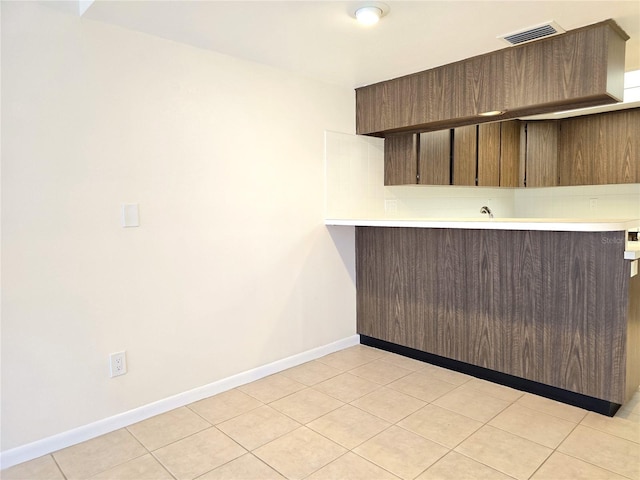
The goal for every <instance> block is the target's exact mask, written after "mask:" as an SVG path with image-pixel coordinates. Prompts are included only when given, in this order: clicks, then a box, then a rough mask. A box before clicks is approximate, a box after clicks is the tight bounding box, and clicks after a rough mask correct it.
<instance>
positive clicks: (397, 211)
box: [325, 131, 640, 220]
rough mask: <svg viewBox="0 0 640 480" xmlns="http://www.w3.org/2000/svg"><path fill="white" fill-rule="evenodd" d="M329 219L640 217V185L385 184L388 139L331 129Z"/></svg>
mask: <svg viewBox="0 0 640 480" xmlns="http://www.w3.org/2000/svg"><path fill="white" fill-rule="evenodd" d="M325 173H326V196H325V199H326V203H325V218H331V219H344V220H346V219H381V220H382V219H393V218H403V219H412V218H447V217H449V218H451V217H453V218H474V217H477V218H480V217H482V216H483V215H481V214H480V207H482V206H483V205H487V206H489V207H490V208H491V210H492V211H493V212H494V215H495V217H496V218H522V217H525V218H585V219H589V218H640V184H626V185H589V186H578V187H549V188H491V187H460V186H426V185H408V186H395V187H385V186H384V140H383V139H381V138H375V137H366V136H359V135H350V134H345V133H338V132H329V131H327V132H325Z"/></svg>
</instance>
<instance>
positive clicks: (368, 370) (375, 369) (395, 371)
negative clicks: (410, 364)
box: [349, 360, 411, 385]
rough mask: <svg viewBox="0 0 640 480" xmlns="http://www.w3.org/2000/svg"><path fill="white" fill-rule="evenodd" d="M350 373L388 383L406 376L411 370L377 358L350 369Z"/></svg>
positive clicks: (380, 382)
mask: <svg viewBox="0 0 640 480" xmlns="http://www.w3.org/2000/svg"><path fill="white" fill-rule="evenodd" d="M349 373H351V374H353V375H356V376H358V377H361V378H365V379H367V380H369V381H371V382H375V383H379V384H380V385H386V384H388V383H391V382H393V381H394V380H397V379H399V378H402V377H405V376H407V375H409V374H410V373H411V370H407V369H406V368H402V367H398V366H397V365H394V364H392V363H387V362H383V361H382V360H376V361H373V362H370V363H367V364H365V365H362V366H361V367H358V368H354V369H353V370H350V371H349Z"/></svg>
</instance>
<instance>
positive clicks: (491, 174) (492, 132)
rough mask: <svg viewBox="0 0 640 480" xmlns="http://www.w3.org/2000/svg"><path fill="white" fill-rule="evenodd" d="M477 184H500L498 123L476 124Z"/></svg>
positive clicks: (496, 185) (493, 185)
mask: <svg viewBox="0 0 640 480" xmlns="http://www.w3.org/2000/svg"><path fill="white" fill-rule="evenodd" d="M478 186H481V187H498V186H500V124H499V123H483V124H481V125H478Z"/></svg>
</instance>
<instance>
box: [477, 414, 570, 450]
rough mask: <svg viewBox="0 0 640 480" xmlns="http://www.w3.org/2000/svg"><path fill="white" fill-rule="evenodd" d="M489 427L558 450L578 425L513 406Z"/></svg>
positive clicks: (491, 422) (490, 423)
mask: <svg viewBox="0 0 640 480" xmlns="http://www.w3.org/2000/svg"><path fill="white" fill-rule="evenodd" d="M489 425H491V426H494V427H496V428H499V429H501V430H505V431H507V432H510V433H513V434H514V435H518V436H520V437H523V438H526V439H527V440H531V441H532V442H536V443H539V444H540V445H544V446H545V447H549V448H556V447H557V446H558V445H560V443H562V441H563V440H564V439H565V438H567V436H568V435H569V434H570V433H571V431H572V430H573V429H574V428H576V425H577V424H575V423H573V422H569V421H567V420H563V419H561V418H558V417H554V416H552V415H547V414H546V413H542V412H538V411H537V410H531V409H530V408H527V407H523V406H521V405H517V404H513V405H511V406H509V407H508V408H507V409H505V410H504V411H503V412H502V413H500V414H499V415H497V416H496V417H495V418H494V419H493V420H491V421H490V422H489Z"/></svg>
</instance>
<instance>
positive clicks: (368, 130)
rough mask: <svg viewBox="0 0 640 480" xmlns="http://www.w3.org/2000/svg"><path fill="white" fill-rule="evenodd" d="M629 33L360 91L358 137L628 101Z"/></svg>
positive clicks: (604, 25)
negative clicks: (494, 113)
mask: <svg viewBox="0 0 640 480" xmlns="http://www.w3.org/2000/svg"><path fill="white" fill-rule="evenodd" d="M628 38H629V37H628V35H627V34H626V33H625V32H624V31H623V30H622V29H620V27H619V26H618V25H617V24H616V23H615V22H614V21H613V20H606V21H604V22H600V23H597V24H594V25H590V26H587V27H583V28H578V29H575V30H571V31H569V32H566V33H564V34H562V35H557V36H554V37H550V38H547V39H541V40H538V41H535V42H531V43H526V44H523V45H519V46H515V47H509V48H506V49H503V50H498V51H496V52H492V53H488V54H485V55H481V56H477V57H473V58H470V59H467V60H462V61H460V62H456V63H452V64H448V65H444V66H441V67H437V68H433V69H431V70H426V71H423V72H419V73H415V74H413V75H408V76H405V77H400V78H396V79H393V80H389V81H385V82H380V83H376V84H373V85H368V86H366V87H361V88H358V89H356V131H357V133H358V134H364V135H374V136H383V137H386V136H387V135H388V134H391V133H419V132H428V131H434V130H443V129H449V128H455V127H460V126H465V125H472V124H479V123H485V122H491V121H495V120H496V117H484V116H480V114H481V113H484V112H489V111H494V110H497V111H503V112H504V113H503V114H502V115H501V116H500V117H499V119H501V120H504V119H510V118H516V117H522V116H526V115H533V114H538V113H548V112H551V111H557V110H566V109H569V108H579V107H587V106H594V105H604V104H608V103H615V102H616V101H619V100H620V99H621V98H622V93H623V83H624V78H623V77H624V55H625V42H626V40H627V39H628Z"/></svg>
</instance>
